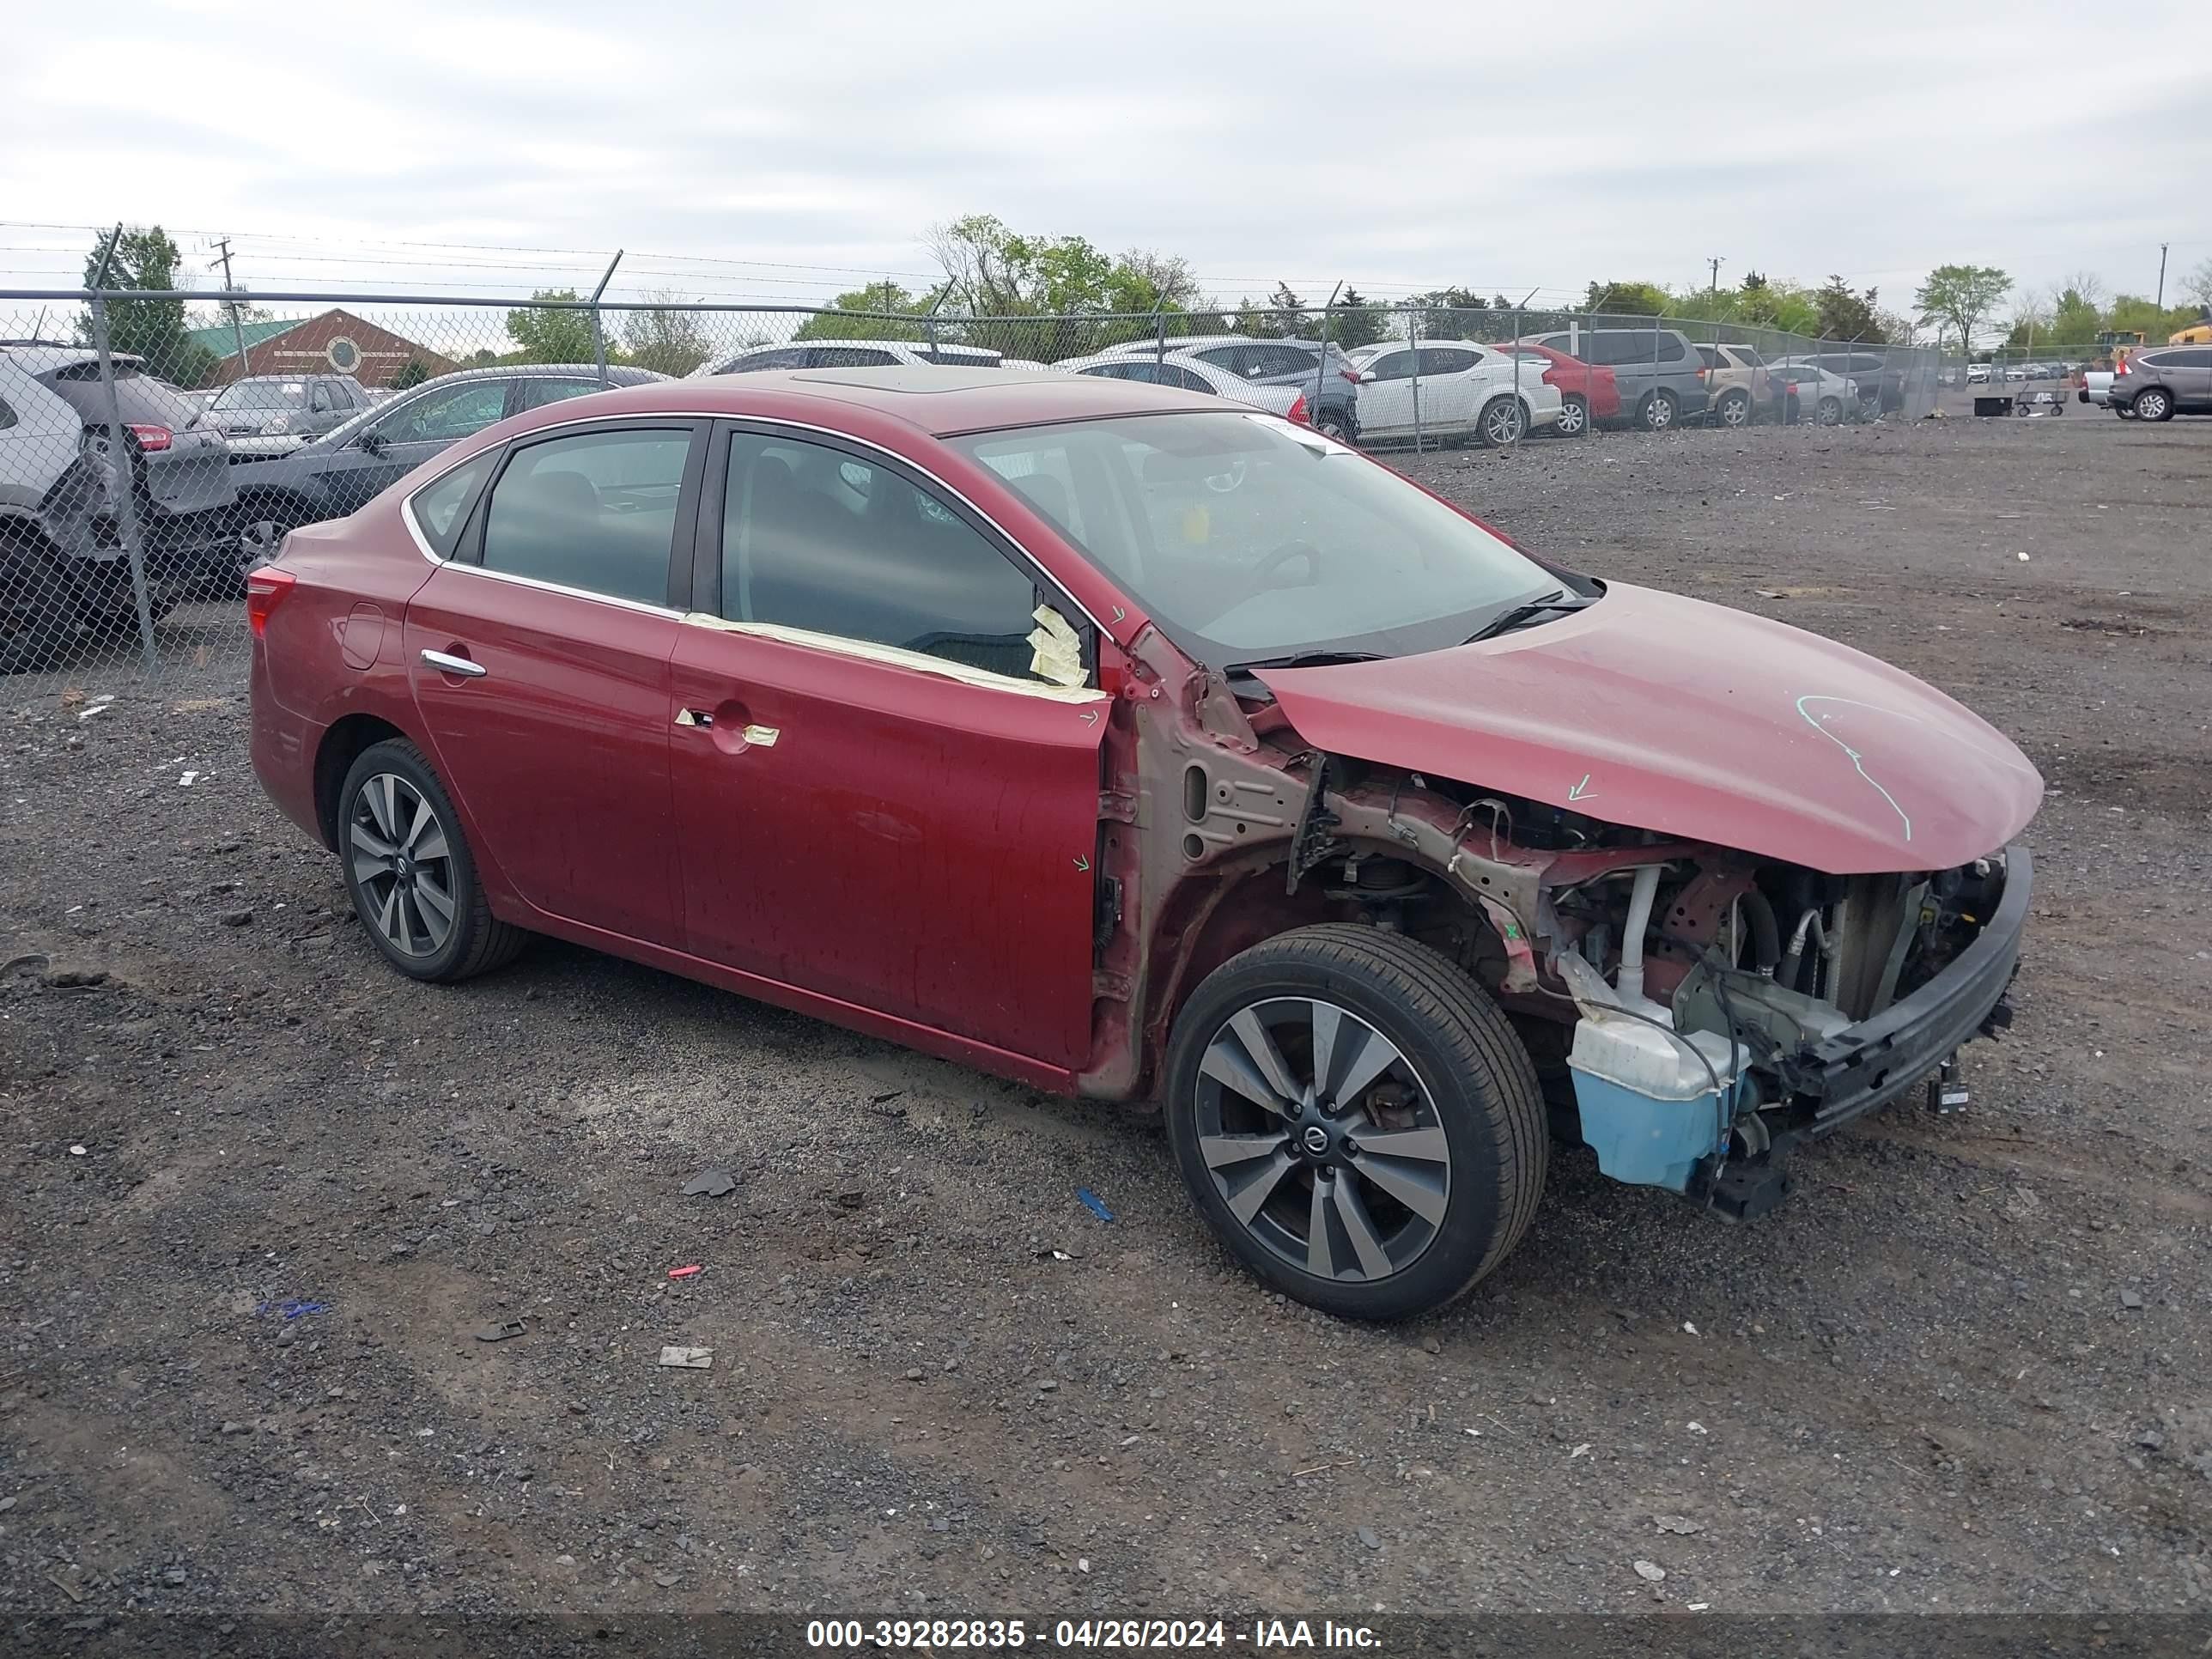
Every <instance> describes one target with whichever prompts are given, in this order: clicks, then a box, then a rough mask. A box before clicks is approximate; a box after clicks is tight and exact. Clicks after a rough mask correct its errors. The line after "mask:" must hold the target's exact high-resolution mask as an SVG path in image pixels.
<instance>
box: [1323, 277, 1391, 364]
mask: <svg viewBox="0 0 2212 1659" xmlns="http://www.w3.org/2000/svg"><path fill="white" fill-rule="evenodd" d="M1388 325H1389V319H1388V318H1387V317H1386V316H1385V315H1384V314H1383V312H1382V311H1381V310H1379V309H1378V308H1377V307H1375V306H1374V305H1372V304H1370V302H1369V301H1367V299H1366V298H1365V297H1364V295H1361V293H1360V292H1359V290H1358V289H1356V288H1350V287H1347V288H1346V289H1345V290H1344V293H1343V294H1342V295H1340V297H1339V298H1338V300H1337V302H1336V303H1335V304H1334V306H1331V307H1329V312H1328V337H1329V338H1330V339H1332V340H1334V341H1335V342H1336V343H1337V344H1338V345H1339V346H1340V347H1341V348H1343V349H1345V350H1346V351H1356V350H1358V349H1359V348H1360V347H1361V346H1364V345H1372V344H1374V343H1375V342H1376V341H1377V340H1379V339H1381V338H1382V337H1383V334H1384V332H1385V331H1386V329H1387V328H1388Z"/></svg>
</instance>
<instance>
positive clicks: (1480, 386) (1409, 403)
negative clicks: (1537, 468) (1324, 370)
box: [1349, 340, 1562, 447]
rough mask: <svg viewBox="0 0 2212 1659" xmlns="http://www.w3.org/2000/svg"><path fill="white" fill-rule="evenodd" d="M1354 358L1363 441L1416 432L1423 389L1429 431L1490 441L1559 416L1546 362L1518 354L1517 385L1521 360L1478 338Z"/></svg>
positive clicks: (1516, 436) (1423, 427) (1425, 431)
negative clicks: (1546, 379)
mask: <svg viewBox="0 0 2212 1659" xmlns="http://www.w3.org/2000/svg"><path fill="white" fill-rule="evenodd" d="M1417 352H1418V356H1416V353H1417ZM1349 356H1350V357H1351V360H1352V367H1353V368H1355V369H1357V370H1358V372H1359V435H1360V437H1361V439H1362V440H1363V441H1372V440H1375V439H1396V438H1411V437H1413V435H1414V433H1415V430H1416V428H1415V423H1414V414H1415V398H1416V396H1417V395H1418V397H1419V416H1420V420H1419V432H1420V433H1421V435H1423V436H1425V437H1437V438H1452V437H1464V436H1472V437H1473V438H1474V440H1475V441H1476V442H1478V443H1480V444H1483V445H1485V446H1486V447H1487V446H1493V445H1498V444H1510V443H1517V442H1519V441H1521V440H1522V438H1525V437H1527V436H1528V434H1529V433H1530V432H1532V431H1541V430H1542V429H1543V428H1546V427H1552V426H1557V425H1558V424H1559V410H1560V407H1561V401H1562V400H1561V398H1560V397H1559V388H1558V387H1557V386H1547V385H1545V384H1544V377H1543V365H1542V364H1541V363H1532V362H1528V361H1527V360H1526V359H1520V360H1517V361H1518V362H1519V374H1518V377H1517V379H1518V384H1517V385H1516V374H1515V364H1516V359H1515V358H1513V357H1511V356H1508V355H1506V354H1505V353H1504V352H1503V351H1499V350H1498V349H1496V348H1495V347H1492V346H1486V345H1484V344H1482V343H1480V342H1479V341H1474V340H1424V341H1422V342H1421V343H1420V344H1419V347H1418V348H1416V347H1413V346H1405V345H1393V344H1389V343H1384V344H1378V345H1369V346H1362V347H1360V348H1359V349H1358V350H1357V351H1354V352H1352V353H1350V354H1349Z"/></svg>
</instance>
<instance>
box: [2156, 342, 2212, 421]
mask: <svg viewBox="0 0 2212 1659" xmlns="http://www.w3.org/2000/svg"><path fill="white" fill-rule="evenodd" d="M2166 384H2167V385H2168V386H2171V387H2172V389H2173V406H2174V407H2175V408H2176V409H2184V410H2212V346H2185V347H2183V348H2182V349H2180V350H2179V351H2169V352H2167V353H2166Z"/></svg>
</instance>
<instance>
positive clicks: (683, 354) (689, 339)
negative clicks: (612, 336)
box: [623, 289, 714, 376]
mask: <svg viewBox="0 0 2212 1659" xmlns="http://www.w3.org/2000/svg"><path fill="white" fill-rule="evenodd" d="M645 297H646V299H647V301H649V304H648V305H647V308H646V309H645V310H642V311H633V312H631V313H630V314H629V321H628V322H627V323H625V324H624V325H623V343H624V344H626V345H627V346H628V347H629V360H630V362H633V363H635V364H636V365H637V366H638V367H639V368H649V369H652V370H653V371H654V372H655V373H657V374H669V375H677V376H681V375H685V374H690V372H691V371H692V370H693V369H695V368H698V367H699V365H700V364H702V363H703V362H706V361H707V354H708V352H710V351H712V350H713V349H714V342H713V341H712V340H710V339H708V337H707V331H706V330H704V329H703V328H702V327H700V325H699V315H698V313H696V312H692V311H679V310H678V309H676V306H677V304H678V301H681V300H682V298H683V297H684V296H683V295H680V294H676V293H673V292H671V291H670V290H668V289H660V290H659V291H657V292H654V293H652V294H648V295H646V296H645Z"/></svg>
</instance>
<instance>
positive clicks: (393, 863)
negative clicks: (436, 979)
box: [346, 772, 457, 957]
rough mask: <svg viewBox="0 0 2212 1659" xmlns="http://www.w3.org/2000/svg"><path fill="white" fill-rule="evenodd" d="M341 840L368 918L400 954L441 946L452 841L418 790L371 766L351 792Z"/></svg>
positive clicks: (451, 900)
mask: <svg viewBox="0 0 2212 1659" xmlns="http://www.w3.org/2000/svg"><path fill="white" fill-rule="evenodd" d="M346 841H347V846H346V856H347V859H348V860H349V863H350V865H351V867H352V870H353V878H354V882H355V884H356V886H357V887H358V888H359V889H360V891H361V896H362V901H363V903H362V915H363V916H364V917H365V919H366V920H367V921H368V922H369V924H370V925H371V926H372V927H374V928H375V929H376V930H377V932H378V933H381V934H383V935H384V937H385V939H386V941H387V942H388V943H390V945H392V948H393V949H394V950H396V951H399V952H400V954H401V955H403V956H410V957H430V956H435V955H436V954H437V953H438V952H439V951H441V950H443V949H444V948H445V944H446V941H447V939H450V938H451V937H452V936H453V920H454V915H455V911H456V908H457V906H456V901H455V896H454V895H455V891H456V887H457V884H456V882H455V879H454V871H453V844H452V842H451V841H450V840H449V839H448V838H447V833H446V826H445V825H444V824H443V823H440V822H439V821H438V814H437V811H436V809H435V808H434V807H433V806H432V805H430V803H429V802H428V801H427V800H425V799H423V798H422V792H421V791H420V790H418V789H416V787H415V786H414V785H413V784H411V783H410V782H409V781H407V780H406V779H405V778H403V777H401V776H399V775H398V774H397V773H393V772H377V773H374V774H372V775H370V776H368V778H366V779H364V780H363V781H362V786H361V787H360V788H359V789H358V790H357V791H356V792H355V794H354V798H353V810H352V811H350V812H349V814H348V815H347V823H346Z"/></svg>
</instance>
